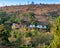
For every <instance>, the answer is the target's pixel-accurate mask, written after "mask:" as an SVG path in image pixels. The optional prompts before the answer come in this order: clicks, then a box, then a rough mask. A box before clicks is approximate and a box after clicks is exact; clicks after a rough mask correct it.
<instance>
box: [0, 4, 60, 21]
mask: <svg viewBox="0 0 60 48" xmlns="http://www.w3.org/2000/svg"><path fill="white" fill-rule="evenodd" d="M0 11H6V12H7V13H10V14H11V13H17V14H20V13H28V12H34V13H35V14H36V18H38V19H40V21H47V20H48V17H49V16H54V17H56V16H59V15H60V4H39V5H38V4H35V5H34V4H33V5H16V6H4V7H0Z"/></svg>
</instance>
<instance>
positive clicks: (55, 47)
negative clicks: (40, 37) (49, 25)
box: [50, 16, 60, 48]
mask: <svg viewBox="0 0 60 48" xmlns="http://www.w3.org/2000/svg"><path fill="white" fill-rule="evenodd" d="M53 29H54V40H53V42H52V43H51V46H50V48H60V16H59V17H58V18H57V21H56V24H55V25H54V28H53Z"/></svg>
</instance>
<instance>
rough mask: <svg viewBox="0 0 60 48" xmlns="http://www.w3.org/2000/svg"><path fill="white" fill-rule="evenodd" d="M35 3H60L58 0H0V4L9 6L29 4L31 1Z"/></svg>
mask: <svg viewBox="0 0 60 48" xmlns="http://www.w3.org/2000/svg"><path fill="white" fill-rule="evenodd" d="M32 1H33V2H34V3H35V4H39V3H44V4H60V0H0V6H6V5H7V6H10V5H19V4H20V5H24V4H28V2H29V4H31V2H32Z"/></svg>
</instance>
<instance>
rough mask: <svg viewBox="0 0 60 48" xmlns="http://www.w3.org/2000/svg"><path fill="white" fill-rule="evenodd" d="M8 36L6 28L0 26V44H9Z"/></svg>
mask: <svg viewBox="0 0 60 48" xmlns="http://www.w3.org/2000/svg"><path fill="white" fill-rule="evenodd" d="M9 36H10V35H9V30H8V28H7V26H6V27H5V26H4V25H3V24H2V25H0V42H1V43H3V44H5V45H6V44H7V43H9V40H8V37H9Z"/></svg>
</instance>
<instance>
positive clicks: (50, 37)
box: [0, 11, 60, 48]
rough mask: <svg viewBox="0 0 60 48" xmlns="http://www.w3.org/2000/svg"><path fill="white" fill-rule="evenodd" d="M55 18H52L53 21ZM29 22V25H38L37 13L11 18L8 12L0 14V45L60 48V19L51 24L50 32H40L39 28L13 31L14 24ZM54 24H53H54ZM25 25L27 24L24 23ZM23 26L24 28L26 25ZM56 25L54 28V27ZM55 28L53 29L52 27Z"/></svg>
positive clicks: (24, 47)
mask: <svg viewBox="0 0 60 48" xmlns="http://www.w3.org/2000/svg"><path fill="white" fill-rule="evenodd" d="M52 18H53V17H51V19H52ZM26 19H27V20H28V21H29V23H32V24H35V25H36V24H37V22H35V21H37V20H38V19H37V18H36V17H35V13H33V12H29V13H27V14H24V13H20V14H15V13H12V14H11V16H9V14H7V13H6V12H3V11H1V12H0V45H1V46H8V47H11V48H60V17H58V18H57V21H56V22H54V23H53V21H54V20H55V19H54V20H49V22H50V21H52V22H50V23H49V27H50V29H49V27H48V30H49V32H40V30H38V29H37V28H32V29H30V28H27V27H25V26H24V27H23V28H22V27H21V28H19V29H12V23H20V22H21V21H22V20H26ZM52 23H53V24H52ZM24 24H25V23H24ZM24 24H22V26H23V25H24ZM53 25H54V26H53ZM51 26H53V27H51Z"/></svg>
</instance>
